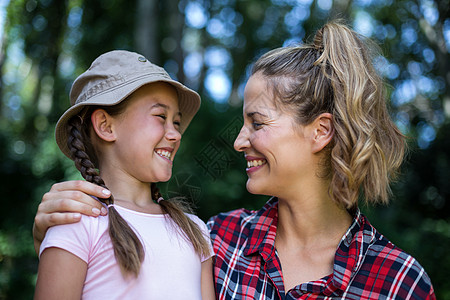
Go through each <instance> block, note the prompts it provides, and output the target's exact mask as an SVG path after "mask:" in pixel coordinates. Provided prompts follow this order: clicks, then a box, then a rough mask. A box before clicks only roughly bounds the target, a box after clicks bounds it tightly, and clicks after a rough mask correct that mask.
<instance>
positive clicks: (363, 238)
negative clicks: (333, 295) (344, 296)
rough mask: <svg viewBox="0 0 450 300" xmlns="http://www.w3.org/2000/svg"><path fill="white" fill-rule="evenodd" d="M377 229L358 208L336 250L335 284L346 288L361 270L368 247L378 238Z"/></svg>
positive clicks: (341, 288)
mask: <svg viewBox="0 0 450 300" xmlns="http://www.w3.org/2000/svg"><path fill="white" fill-rule="evenodd" d="M377 239H378V238H377V231H376V230H375V228H373V227H372V225H370V223H369V221H368V220H367V218H366V217H365V216H364V215H363V214H361V211H360V210H359V208H358V209H356V212H355V214H354V216H353V222H352V224H351V225H350V227H349V228H348V230H347V232H346V233H345V234H344V236H343V237H342V239H341V242H340V243H339V246H338V248H337V250H336V255H335V258H334V269H333V278H332V281H333V285H334V287H335V288H337V289H340V290H343V291H344V290H346V288H347V286H348V285H349V283H350V281H351V280H352V278H353V277H354V275H355V274H356V272H357V271H358V270H359V268H360V267H361V265H362V262H363V260H364V257H365V254H366V252H367V249H368V248H369V246H370V245H372V244H373V243H374V242H375V241H376V240H377Z"/></svg>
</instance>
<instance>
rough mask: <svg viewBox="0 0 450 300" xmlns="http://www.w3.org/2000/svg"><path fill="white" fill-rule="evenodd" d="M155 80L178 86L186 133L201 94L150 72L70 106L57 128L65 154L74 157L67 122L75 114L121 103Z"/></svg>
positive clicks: (57, 136) (183, 128) (197, 108)
mask: <svg viewBox="0 0 450 300" xmlns="http://www.w3.org/2000/svg"><path fill="white" fill-rule="evenodd" d="M155 82H166V83H169V84H171V85H172V86H173V87H175V88H176V90H177V94H178V106H179V109H180V112H181V115H182V121H181V125H180V131H181V133H184V132H185V130H186V128H187V127H188V125H189V123H190V122H191V121H192V119H193V117H194V116H195V114H196V113H197V111H198V110H199V108H200V102H201V100H200V96H199V94H198V93H196V92H195V91H193V90H191V89H189V88H188V87H186V86H184V85H183V84H181V83H179V82H178V81H175V80H171V79H161V77H160V76H154V75H152V74H149V75H145V76H141V77H139V78H137V79H136V80H134V81H132V82H126V83H125V84H122V85H118V86H116V87H115V88H112V89H108V90H106V91H104V92H103V93H99V94H96V95H95V96H93V97H91V98H89V99H87V100H86V101H84V102H81V103H77V104H75V105H73V106H72V107H70V108H69V109H68V110H67V111H66V112H65V113H64V114H63V115H62V116H61V118H60V119H59V120H58V122H57V123H56V128H55V138H56V143H57V144H58V146H59V148H60V149H61V151H62V152H63V153H64V155H66V156H67V157H68V158H70V159H72V157H71V153H70V150H69V147H68V145H67V140H68V135H69V133H68V131H67V123H68V121H69V120H70V119H71V118H72V117H73V116H75V115H77V114H78V113H80V112H81V111H82V110H83V108H85V107H86V106H97V105H100V106H113V105H116V104H119V103H120V102H122V101H123V100H125V99H126V98H127V97H128V96H129V95H131V94H132V93H133V92H135V91H136V90H138V89H139V88H141V87H142V86H144V85H147V84H150V83H155ZM111 99H114V101H111Z"/></svg>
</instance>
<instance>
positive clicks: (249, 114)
mask: <svg viewBox="0 0 450 300" xmlns="http://www.w3.org/2000/svg"><path fill="white" fill-rule="evenodd" d="M254 115H260V116H262V117H265V118H267V116H266V115H265V114H263V113H260V112H259V111H252V112H248V113H247V117H249V118H252V117H253V116H254Z"/></svg>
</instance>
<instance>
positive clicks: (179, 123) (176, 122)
mask: <svg viewBox="0 0 450 300" xmlns="http://www.w3.org/2000/svg"><path fill="white" fill-rule="evenodd" d="M173 124H174V125H175V126H178V127H180V126H181V122H180V121H173Z"/></svg>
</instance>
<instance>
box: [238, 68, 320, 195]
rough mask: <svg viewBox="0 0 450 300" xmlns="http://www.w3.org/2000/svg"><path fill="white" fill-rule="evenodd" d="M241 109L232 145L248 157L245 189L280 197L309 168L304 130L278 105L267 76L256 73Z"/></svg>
mask: <svg viewBox="0 0 450 300" xmlns="http://www.w3.org/2000/svg"><path fill="white" fill-rule="evenodd" d="M278 106H280V105H278ZM243 112H244V125H243V127H242V129H241V131H240V133H239V135H238V137H237V138H236V141H235V143H234V148H235V149H236V151H239V152H244V155H245V159H246V161H247V169H246V171H247V175H248V181H247V190H248V191H249V192H250V193H252V194H263V195H270V196H278V197H282V196H283V195H284V194H285V193H286V192H288V191H289V190H292V187H293V186H298V184H299V183H300V182H301V181H299V180H302V177H303V176H305V174H307V173H308V172H309V171H310V170H312V160H311V159H310V155H311V154H310V153H311V144H310V143H309V142H308V138H306V136H305V132H307V130H305V127H304V126H300V125H297V124H296V123H295V120H294V118H293V116H292V114H290V113H289V112H287V109H286V108H285V109H280V108H279V107H277V105H276V102H275V100H274V99H273V96H272V93H271V92H269V91H268V90H267V81H266V79H265V78H264V77H263V76H261V75H260V74H258V73H256V74H255V75H253V76H251V77H250V79H249V80H248V82H247V85H246V87H245V91H244V108H243Z"/></svg>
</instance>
